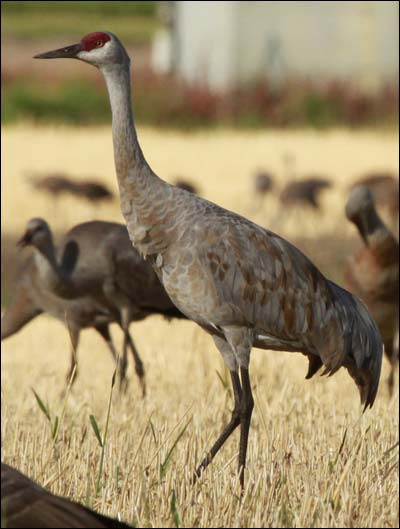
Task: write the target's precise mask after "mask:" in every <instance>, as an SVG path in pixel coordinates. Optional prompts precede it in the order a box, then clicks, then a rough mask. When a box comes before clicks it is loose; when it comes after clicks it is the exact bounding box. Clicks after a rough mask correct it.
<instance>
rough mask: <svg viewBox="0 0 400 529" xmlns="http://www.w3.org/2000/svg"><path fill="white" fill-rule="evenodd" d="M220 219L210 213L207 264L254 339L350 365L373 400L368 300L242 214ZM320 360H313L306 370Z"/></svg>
mask: <svg viewBox="0 0 400 529" xmlns="http://www.w3.org/2000/svg"><path fill="white" fill-rule="evenodd" d="M218 220H219V222H218V224H217V223H214V222H212V219H211V222H209V224H208V225H207V227H206V232H207V233H208V235H207V237H206V238H207V239H208V243H207V245H206V246H204V248H203V253H204V256H205V264H206V266H207V267H208V270H209V274H210V276H211V277H212V279H213V282H214V285H215V290H216V291H217V292H218V293H219V294H220V296H219V297H220V299H221V300H223V301H221V303H224V304H226V303H228V304H229V305H231V306H232V307H236V309H237V308H239V309H240V312H241V317H242V321H243V324H245V325H247V326H248V327H250V328H253V329H254V333H255V340H254V344H255V345H257V346H262V344H260V343H258V342H259V341H260V340H261V341H262V337H263V336H264V337H265V339H266V341H265V346H266V348H271V349H279V348H282V349H285V350H297V351H300V352H304V353H305V354H308V356H309V358H310V355H309V353H310V352H311V353H312V354H313V355H316V356H319V357H320V359H321V360H322V363H323V364H324V366H325V371H324V373H328V374H330V375H332V374H333V373H335V372H336V371H337V370H338V369H339V368H340V367H342V366H345V367H347V369H348V370H349V372H350V375H351V376H352V377H353V378H354V379H355V381H356V383H357V385H358V387H359V389H360V394H361V399H362V401H363V402H364V403H366V405H367V404H369V405H371V403H372V402H373V400H374V398H375V395H376V390H377V387H378V382H379V374H380V366H381V358H382V342H381V337H380V334H379V331H378V329H377V326H376V324H375V322H374V320H373V319H372V318H371V316H370V315H369V313H368V311H367V309H366V307H365V306H364V304H363V303H362V302H361V301H360V300H358V299H357V298H356V297H355V296H353V295H352V294H350V293H349V292H347V291H346V290H344V289H342V288H341V287H339V286H338V285H336V284H335V283H333V282H331V281H328V280H327V279H326V278H325V277H324V276H323V275H322V274H321V273H320V272H319V270H318V269H317V268H316V267H315V266H314V265H313V263H312V262H311V261H310V260H309V259H308V258H307V257H306V256H305V255H304V254H303V253H302V252H301V251H300V250H298V249H297V248H296V247H294V246H293V245H291V244H290V243H289V242H287V241H285V240H284V239H282V238H281V237H279V236H278V235H276V234H274V233H272V232H269V231H267V230H264V229H263V228H261V227H259V226H257V225H255V224H253V223H251V222H250V221H247V219H243V218H242V217H239V216H236V215H235V216H232V217H230V218H229V221H226V222H224V221H223V220H222V222H221V219H218ZM214 226H217V227H216V228H214ZM203 228H204V226H203ZM213 234H214V235H215V236H213ZM227 313H228V314H229V312H227V311H222V314H223V315H224V316H225V314H227ZM235 317H236V318H237V313H236V314H235ZM213 323H215V324H216V325H221V323H222V324H223V323H224V322H223V321H222V322H221V321H215V322H213ZM236 324H237V319H236ZM319 366H320V364H318V361H317V362H315V361H314V360H311V359H310V368H309V373H308V374H307V376H308V377H309V376H312V374H313V373H314V372H315V371H317V369H318V368H319Z"/></svg>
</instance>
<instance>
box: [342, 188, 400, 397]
mask: <svg viewBox="0 0 400 529" xmlns="http://www.w3.org/2000/svg"><path fill="white" fill-rule="evenodd" d="M346 215H347V218H348V219H349V220H350V221H351V222H353V223H354V224H355V225H356V226H357V228H358V231H359V232H360V235H361V237H362V239H363V241H364V243H365V246H363V247H362V248H361V249H359V250H358V251H357V252H356V253H355V254H354V255H353V256H351V258H350V259H349V261H348V264H347V267H346V270H345V286H346V288H348V289H349V290H350V291H351V292H353V293H354V294H356V295H357V296H359V297H360V298H361V299H362V300H363V301H364V302H365V303H366V304H367V306H368V309H369V311H370V313H371V314H372V316H373V317H374V319H375V321H376V322H377V324H378V326H379V330H380V331H381V335H382V339H383V342H384V344H385V353H386V355H387V357H388V359H389V361H390V364H391V372H390V375H389V379H388V386H389V392H390V394H392V392H393V383H394V370H395V366H396V364H397V362H398V325H399V243H398V242H397V240H396V239H395V237H394V236H393V235H392V233H391V232H390V231H389V230H388V228H387V227H386V226H385V224H384V223H383V222H382V220H381V219H380V217H379V215H378V214H377V212H376V210H375V206H374V200H373V196H372V193H371V192H370V191H369V189H368V188H367V187H365V186H358V187H355V188H354V189H353V191H352V192H351V194H350V196H349V199H348V201H347V204H346Z"/></svg>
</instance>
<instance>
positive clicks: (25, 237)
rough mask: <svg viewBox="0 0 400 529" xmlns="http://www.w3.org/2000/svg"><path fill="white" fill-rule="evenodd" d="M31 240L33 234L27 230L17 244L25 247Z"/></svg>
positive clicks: (19, 246)
mask: <svg viewBox="0 0 400 529" xmlns="http://www.w3.org/2000/svg"><path fill="white" fill-rule="evenodd" d="M30 242H31V236H30V233H29V232H28V231H27V232H25V233H24V235H23V236H22V237H21V238H20V239H19V241H18V242H17V244H16V245H17V246H18V248H25V246H28V245H29V243H30Z"/></svg>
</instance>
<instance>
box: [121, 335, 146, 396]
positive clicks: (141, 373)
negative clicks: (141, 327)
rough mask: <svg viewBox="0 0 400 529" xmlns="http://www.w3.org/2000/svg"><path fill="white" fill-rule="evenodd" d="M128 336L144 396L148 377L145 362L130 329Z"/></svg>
mask: <svg viewBox="0 0 400 529" xmlns="http://www.w3.org/2000/svg"><path fill="white" fill-rule="evenodd" d="M126 337H127V340H128V345H129V348H130V350H131V352H132V356H133V360H134V362H135V372H136V375H137V376H138V378H139V383H140V387H141V388H142V397H143V398H144V397H145V396H146V379H145V373H144V367H143V362H142V359H141V358H140V356H139V353H138V351H137V349H136V346H135V344H134V343H133V340H132V337H131V335H130V334H129V331H127V332H126Z"/></svg>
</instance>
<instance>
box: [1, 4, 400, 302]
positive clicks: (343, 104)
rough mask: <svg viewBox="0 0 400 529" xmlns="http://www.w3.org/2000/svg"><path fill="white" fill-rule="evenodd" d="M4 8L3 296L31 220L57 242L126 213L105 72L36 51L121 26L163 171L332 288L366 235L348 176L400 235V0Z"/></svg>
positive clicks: (137, 102) (150, 147)
mask: <svg viewBox="0 0 400 529" xmlns="http://www.w3.org/2000/svg"><path fill="white" fill-rule="evenodd" d="M1 11H2V22H1V24H2V37H1V38H2V47H1V50H2V51H1V54H2V62H1V79H2V127H3V129H2V130H3V134H2V147H3V155H4V156H3V157H2V162H1V164H2V231H1V237H2V302H3V303H4V302H5V301H6V300H7V297H8V290H9V285H10V283H11V282H12V276H13V274H14V273H15V270H16V262H17V261H19V260H20V259H21V253H20V252H19V253H18V252H16V249H15V244H14V243H15V240H16V239H17V238H19V237H20V236H21V234H22V232H23V230H24V228H25V225H26V222H27V221H28V220H29V219H30V218H31V217H34V216H41V217H44V218H46V219H47V220H48V222H49V224H50V226H51V227H52V228H53V230H54V232H55V234H56V236H57V235H58V234H59V235H61V234H62V233H65V231H66V230H67V229H69V228H71V227H72V226H73V225H75V224H77V223H79V222H83V221H86V220H90V219H94V218H97V219H104V220H116V221H122V217H121V214H120V211H119V200H118V194H117V186H116V181H115V173H114V164H113V152H112V142H111V130H110V120H111V114H110V109H109V103H108V96H107V93H106V89H105V85H104V82H103V79H102V78H101V76H100V75H99V72H98V71H97V70H96V69H95V68H89V67H88V66H87V65H84V64H81V63H79V62H78V61H34V60H32V56H33V55H34V54H36V53H40V52H43V51H47V50H50V49H54V48H58V47H61V46H65V45H68V44H72V43H75V42H77V41H78V40H79V39H80V38H81V37H82V36H83V35H85V34H86V33H89V32H92V31H96V30H110V31H113V32H114V33H116V34H117V35H118V36H119V37H120V39H121V40H122V42H123V43H124V45H125V46H126V48H127V50H128V52H129V54H130V56H131V58H132V81H133V106H134V113H135V119H136V123H137V127H138V132H139V138H140V141H141V143H142V147H143V150H144V152H145V153H146V157H147V158H148V160H149V161H150V163H151V165H152V167H153V168H154V170H155V171H156V172H157V173H158V174H159V175H160V176H161V177H163V178H165V179H166V180H168V181H170V182H173V183H176V182H178V181H184V182H186V183H187V184H190V185H192V186H194V190H195V191H196V192H198V193H199V194H200V195H202V196H204V197H206V198H208V199H210V200H213V201H215V202H218V203H219V204H221V205H223V206H225V207H228V208H229V209H233V210H235V211H237V212H239V213H241V214H243V215H245V216H247V217H250V218H251V219H252V220H254V221H256V222H257V223H259V224H261V225H263V226H265V227H268V228H270V229H272V230H273V231H276V232H278V233H280V234H282V235H283V236H286V237H288V238H289V239H290V240H292V241H293V242H294V243H295V244H297V245H298V246H299V247H301V248H302V249H303V250H304V251H305V252H306V253H307V254H308V255H310V257H311V258H312V259H314V260H315V261H316V263H317V264H318V265H319V266H320V267H321V268H322V271H323V272H324V273H325V274H326V275H328V276H330V277H332V278H333V279H336V280H337V281H339V282H341V278H342V268H343V263H344V261H345V259H346V257H347V256H348V254H349V253H350V251H352V249H353V247H354V244H355V242H357V243H358V236H357V234H356V232H355V230H354V227H353V226H350V225H349V224H348V222H347V221H346V220H345V217H344V204H345V201H346V198H347V196H348V192H349V189H350V188H351V186H352V185H353V184H354V183H355V182H357V181H359V180H360V179H365V178H369V181H370V182H373V183H372V184H371V185H373V186H376V193H377V195H376V196H377V197H379V204H378V205H379V207H380V208H381V211H382V214H383V216H384V217H385V219H386V220H387V222H388V223H390V225H391V226H392V227H393V229H394V230H395V229H396V225H397V214H398V60H399V57H398V54H399V51H398V50H399V46H398V40H399V39H398V34H399V31H398V30H399V6H398V3H397V2H388V1H371V2H367V1H362V2H361V1H348V2H334V1H328V2H318V1H314V2H275V1H269V2H260V1H246V2H241V1H225V2H200V1H195V2H187V1H180V2H152V1H144V2H140V1H139V2H137V1H135V2H129V1H124V2H118V1H112V2H110V1H109V2H105V1H76V2H62V1H60V2H58V1H51V2H49V1H47V2H46V1H45V2H42V1H35V2H24V1H4V2H2V3H1ZM303 182H306V183H304V185H303ZM96 186H97V187H96ZM327 242H328V244H327ZM26 253H27V251H26ZM23 255H25V252H24V254H23Z"/></svg>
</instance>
